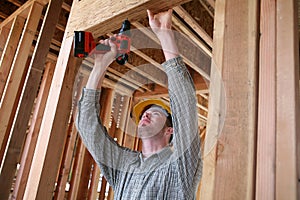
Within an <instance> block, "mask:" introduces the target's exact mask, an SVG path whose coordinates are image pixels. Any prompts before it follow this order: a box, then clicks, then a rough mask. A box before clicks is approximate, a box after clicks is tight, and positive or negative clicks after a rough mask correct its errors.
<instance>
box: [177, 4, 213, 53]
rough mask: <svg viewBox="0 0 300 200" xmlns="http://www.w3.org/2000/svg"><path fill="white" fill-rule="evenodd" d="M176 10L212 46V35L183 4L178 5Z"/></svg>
mask: <svg viewBox="0 0 300 200" xmlns="http://www.w3.org/2000/svg"><path fill="white" fill-rule="evenodd" d="M174 11H175V12H176V13H177V14H178V15H179V16H180V17H181V18H182V19H183V20H184V21H185V22H186V23H187V24H188V25H189V26H190V27H191V28H192V29H193V31H195V32H196V33H197V34H198V35H199V36H200V37H201V38H202V39H203V40H204V41H205V42H206V44H207V45H208V46H209V47H210V48H211V47H212V44H213V41H212V38H211V37H210V35H208V34H207V33H206V31H205V30H204V29H203V28H202V27H201V26H200V25H199V24H198V22H197V21H196V20H195V19H193V17H192V16H191V15H190V14H189V13H188V12H187V11H186V10H185V9H184V8H183V7H182V6H176V7H175V8H174Z"/></svg>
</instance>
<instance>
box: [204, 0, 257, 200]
mask: <svg viewBox="0 0 300 200" xmlns="http://www.w3.org/2000/svg"><path fill="white" fill-rule="evenodd" d="M219 6H220V7H219ZM219 15H220V16H219ZM237 19H238V20H237ZM218 25H219V26H220V27H219V29H216V33H215V35H214V39H215V40H216V41H214V45H216V46H214V49H213V55H214V56H215V58H214V59H215V60H214V61H213V65H212V68H213V67H214V68H216V69H215V72H214V71H213V69H212V72H213V73H212V74H211V82H210V95H213V96H211V97H210V104H209V118H210V119H208V124H209V125H210V126H208V128H207V134H206V136H207V137H209V138H210V140H208V141H207V142H206V143H205V145H208V144H209V143H210V144H212V145H213V144H215V142H214V140H216V139H217V144H216V145H217V146H212V147H213V148H208V149H206V148H207V147H205V152H204V159H205V160H204V175H203V179H202V181H203V184H202V188H201V190H202V189H203V190H204V191H203V192H201V198H204V199H222V200H232V199H247V200H250V199H253V198H254V197H253V189H254V188H253V186H254V179H253V176H254V165H253V163H254V161H255V159H254V156H255V155H254V153H255V150H254V145H255V143H254V139H255V132H256V130H255V128H256V124H255V120H256V87H255V86H256V83H257V82H256V76H255V75H256V73H257V59H258V58H257V57H256V53H257V1H252V0H251V1H250V0H249V1H243V2H241V1H235V0H233V1H225V2H223V1H217V2H216V18H215V26H218ZM215 36H216V37H215ZM215 42H217V43H215ZM218 42H220V43H218ZM214 65H215V66H214ZM218 70H219V71H218ZM217 73H219V74H220V75H221V77H222V79H221V80H219V81H218V79H217V78H214V76H216V74H217ZM222 83H224V92H225V93H222V85H221V84H222ZM214 84H215V85H214ZM224 96H225V101H223V99H222V97H224ZM213 107H215V108H214V109H212V108H213ZM224 108H225V111H226V112H225V113H224ZM222 120H225V121H224V127H223V126H222ZM218 134H219V135H218ZM207 153H208V154H207ZM207 184H208V185H207ZM206 187H208V188H207V189H205V188H206Z"/></svg>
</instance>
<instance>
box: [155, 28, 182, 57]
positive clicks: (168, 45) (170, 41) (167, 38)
mask: <svg viewBox="0 0 300 200" xmlns="http://www.w3.org/2000/svg"><path fill="white" fill-rule="evenodd" d="M159 40H160V43H161V47H162V50H163V52H164V55H165V59H166V61H167V60H170V59H172V58H176V57H177V56H179V51H178V48H177V45H176V41H175V36H174V33H173V32H172V30H166V31H165V32H164V33H163V34H161V35H160V36H159Z"/></svg>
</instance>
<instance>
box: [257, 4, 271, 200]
mask: <svg viewBox="0 0 300 200" xmlns="http://www.w3.org/2000/svg"><path fill="white" fill-rule="evenodd" d="M260 9H261V11H260V13H261V14H260V33H261V38H260V47H259V52H260V54H259V58H260V60H259V87H258V89H259V92H258V122H257V167H256V168H257V169H256V193H255V197H256V199H275V169H274V166H275V149H276V145H275V141H276V135H275V133H276V131H275V130H276V124H275V123H276V122H275V118H276V98H275V96H276V88H275V87H276V86H275V83H276V82H275V81H276V40H275V39H276V18H275V14H276V13H275V11H276V10H275V9H276V1H274V0H267V1H262V2H261V5H260Z"/></svg>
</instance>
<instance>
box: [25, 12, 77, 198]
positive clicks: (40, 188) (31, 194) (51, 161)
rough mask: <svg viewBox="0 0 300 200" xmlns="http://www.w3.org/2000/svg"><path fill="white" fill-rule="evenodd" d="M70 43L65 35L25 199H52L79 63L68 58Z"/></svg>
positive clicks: (70, 39)
mask: <svg viewBox="0 0 300 200" xmlns="http://www.w3.org/2000/svg"><path fill="white" fill-rule="evenodd" d="M71 12H72V10H71ZM72 42H73V38H72V37H70V38H66V34H65V36H64V40H63V43H62V49H61V51H60V57H59V58H58V60H57V67H56V70H55V72H54V76H53V83H54V84H52V85H51V88H50V93H49V97H48V100H47V104H46V108H45V113H44V117H43V121H42V125H41V129H40V133H39V138H38V142H37V146H36V151H37V152H39V153H38V154H34V158H33V162H32V168H31V171H30V173H29V177H28V181H27V187H26V190H25V194H24V197H25V198H28V199H36V198H37V199H39V198H42V197H43V198H46V197H47V198H51V197H52V191H53V188H54V184H55V180H56V175H57V173H58V170H59V164H60V159H61V157H62V151H63V148H64V144H65V139H66V134H61V133H62V132H63V133H64V132H65V131H67V125H68V121H69V117H70V111H71V106H72V93H73V86H74V80H75V77H76V75H77V71H78V69H79V66H80V64H81V59H78V58H75V57H73V56H70V55H72V53H71V47H72ZM69 56H70V57H69Z"/></svg>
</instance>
